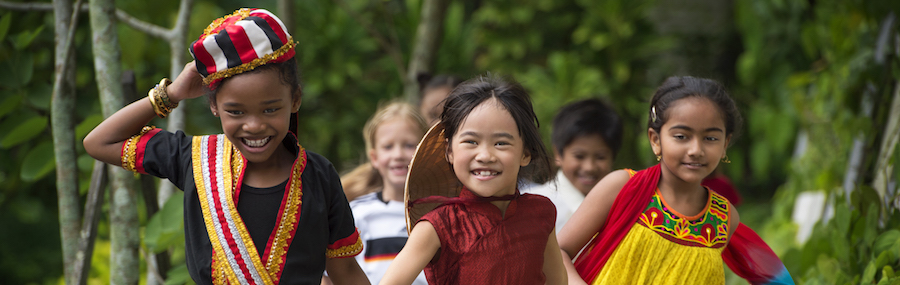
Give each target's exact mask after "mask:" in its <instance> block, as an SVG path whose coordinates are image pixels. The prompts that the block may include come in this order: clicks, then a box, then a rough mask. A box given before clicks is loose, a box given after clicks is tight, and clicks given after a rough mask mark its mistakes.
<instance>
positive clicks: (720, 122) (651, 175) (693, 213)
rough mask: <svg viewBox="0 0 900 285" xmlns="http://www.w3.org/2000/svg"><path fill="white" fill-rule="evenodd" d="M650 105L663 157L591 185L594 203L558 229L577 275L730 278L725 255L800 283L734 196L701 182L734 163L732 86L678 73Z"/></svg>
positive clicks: (757, 272)
mask: <svg viewBox="0 0 900 285" xmlns="http://www.w3.org/2000/svg"><path fill="white" fill-rule="evenodd" d="M649 111H650V112H649V115H650V120H649V124H648V125H649V126H648V129H647V137H648V138H649V140H650V144H651V146H652V149H653V152H654V154H655V155H656V159H657V161H659V164H657V165H655V166H653V167H650V168H648V169H645V170H642V171H639V172H635V171H632V170H618V171H615V172H612V173H610V174H609V175H607V176H606V177H604V178H603V179H602V180H601V181H600V182H599V183H598V184H597V185H596V186H595V187H594V189H593V190H591V191H590V192H589V194H588V195H587V197H586V198H585V201H584V205H590V207H584V206H582V207H579V208H578V210H577V211H576V212H575V214H574V215H573V216H572V218H571V219H570V220H569V222H568V223H566V225H565V227H563V229H562V231H560V234H559V245H560V248H561V249H562V254H563V261H564V263H565V264H566V267H567V271H568V276H569V283H570V284H585V282H587V283H590V284H724V283H725V273H724V270H725V269H724V266H723V260H724V261H725V262H724V263H727V264H728V265H729V267H731V268H732V270H733V271H735V273H737V274H738V275H740V276H742V277H744V278H745V279H747V280H748V281H750V282H751V283H753V284H793V281H792V280H791V279H790V275H789V274H788V273H787V270H785V269H784V265H783V264H782V263H781V261H780V260H779V259H778V257H777V256H776V255H775V254H774V253H773V252H772V251H771V249H769V247H768V246H767V245H766V244H765V242H763V241H762V240H761V239H760V238H759V236H757V235H756V234H755V233H753V231H752V230H750V228H748V227H746V226H743V225H742V224H740V217H739V215H738V212H737V210H736V209H735V208H734V206H733V205H732V204H731V203H730V202H729V201H728V199H726V198H725V197H722V196H721V195H719V194H718V193H716V192H715V189H709V188H707V187H704V186H702V185H701V184H700V183H701V181H702V180H703V178H704V177H706V176H707V175H709V174H710V173H712V172H713V170H715V169H716V167H717V166H718V164H719V162H720V161H721V162H725V163H728V162H730V161H728V156H727V154H726V150H727V149H728V145H729V143H730V142H731V138H732V136H733V134H734V133H735V132H736V130H737V128H738V127H739V126H740V123H741V116H740V113H739V112H738V110H737V108H736V107H735V104H734V101H733V100H732V99H731V98H730V97H729V95H728V93H726V91H725V89H724V88H723V87H722V86H721V85H720V84H719V83H717V82H715V81H713V80H709V79H702V78H694V77H670V78H668V79H667V80H666V81H665V82H664V83H663V84H662V86H660V87H659V88H658V89H657V91H656V94H654V96H653V99H652V100H651V101H650V109H649ZM579 252H580V255H577V256H576V254H579ZM572 257H575V260H574V262H572Z"/></svg>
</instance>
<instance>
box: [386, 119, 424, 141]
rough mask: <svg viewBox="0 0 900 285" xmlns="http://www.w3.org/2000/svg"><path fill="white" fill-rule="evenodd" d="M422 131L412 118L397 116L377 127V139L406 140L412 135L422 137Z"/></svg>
mask: <svg viewBox="0 0 900 285" xmlns="http://www.w3.org/2000/svg"><path fill="white" fill-rule="evenodd" d="M421 136H422V132H421V131H419V130H418V129H417V128H416V125H415V124H413V122H410V120H408V119H405V118H402V117H397V118H393V119H389V120H386V121H384V122H382V123H381V124H378V127H376V128H375V141H376V142H381V141H396V140H405V139H409V138H410V137H421Z"/></svg>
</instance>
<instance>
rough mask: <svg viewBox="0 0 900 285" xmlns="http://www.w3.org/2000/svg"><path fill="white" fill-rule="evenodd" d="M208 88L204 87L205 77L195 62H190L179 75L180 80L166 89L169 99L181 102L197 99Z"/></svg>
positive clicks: (177, 79) (176, 79)
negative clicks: (201, 74) (198, 70)
mask: <svg viewBox="0 0 900 285" xmlns="http://www.w3.org/2000/svg"><path fill="white" fill-rule="evenodd" d="M205 90H206V88H204V87H203V77H202V76H200V72H197V68H196V66H195V65H194V62H193V61H191V62H188V63H187V64H185V65H184V69H182V70H181V73H180V74H178V78H175V81H173V82H172V84H170V85H169V87H168V88H166V93H167V94H168V95H169V99H170V100H172V101H174V102H180V101H181V100H184V99H192V98H197V97H200V96H201V95H203V93H204V91H205Z"/></svg>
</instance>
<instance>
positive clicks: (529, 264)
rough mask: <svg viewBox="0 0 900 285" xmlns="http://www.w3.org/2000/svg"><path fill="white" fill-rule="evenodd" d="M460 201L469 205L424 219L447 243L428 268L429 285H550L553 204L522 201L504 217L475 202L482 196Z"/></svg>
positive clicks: (527, 197) (538, 198)
mask: <svg viewBox="0 0 900 285" xmlns="http://www.w3.org/2000/svg"><path fill="white" fill-rule="evenodd" d="M516 194H517V195H518V192H517V193H516ZM459 197H460V198H464V200H468V201H469V202H462V203H451V204H444V205H442V206H439V207H438V208H435V209H434V210H433V211H431V212H429V213H428V214H426V215H425V216H423V217H422V219H420V221H428V222H430V223H431V224H432V225H433V226H434V229H435V231H437V235H438V238H439V239H440V241H441V248H440V249H439V250H438V254H436V255H435V258H434V259H432V260H431V262H429V263H428V265H427V266H426V267H425V277H426V279H427V280H428V284H431V285H435V284H492V285H493V284H544V281H545V280H546V277H545V276H544V272H543V266H544V249H545V248H546V247H547V238H548V237H549V236H550V233H551V232H552V231H553V228H554V222H555V221H556V208H554V206H553V203H552V202H550V200H549V199H547V198H546V197H543V196H539V195H532V194H524V195H518V196H516V197H515V198H514V199H512V200H510V203H509V207H507V209H506V215H505V216H501V213H500V209H499V208H497V207H496V206H494V205H493V204H491V203H490V202H472V200H475V199H478V196H477V195H476V194H474V193H472V192H470V191H469V190H466V189H463V190H462V192H461V193H460V195H459ZM468 198H471V199H468Z"/></svg>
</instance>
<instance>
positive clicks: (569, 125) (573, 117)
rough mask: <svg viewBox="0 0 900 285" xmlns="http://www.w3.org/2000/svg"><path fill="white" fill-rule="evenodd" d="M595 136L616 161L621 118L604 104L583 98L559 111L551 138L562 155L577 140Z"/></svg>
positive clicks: (620, 136) (620, 134) (620, 132)
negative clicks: (606, 147) (601, 141)
mask: <svg viewBox="0 0 900 285" xmlns="http://www.w3.org/2000/svg"><path fill="white" fill-rule="evenodd" d="M595 134H596V135H599V136H600V138H601V139H603V142H604V143H606V145H607V146H608V147H609V149H610V150H612V156H613V158H615V157H616V154H618V153H619V149H620V148H621V146H622V118H621V117H619V115H618V114H617V113H616V111H615V110H613V109H612V108H610V107H609V105H607V104H605V103H603V101H600V100H598V99H585V100H581V101H576V102H572V103H569V104H567V105H565V106H563V107H562V108H560V109H559V113H557V114H556V117H555V118H553V133H552V135H551V136H550V139H551V142H552V143H553V146H554V147H555V148H556V151H558V152H559V154H562V153H563V152H564V151H565V149H566V147H568V146H569V144H571V143H572V141H574V140H575V139H576V138H579V137H586V136H590V135H595Z"/></svg>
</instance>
